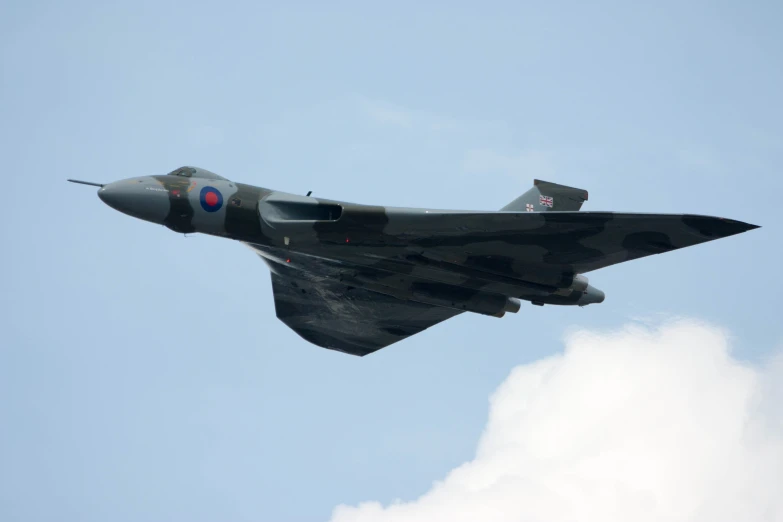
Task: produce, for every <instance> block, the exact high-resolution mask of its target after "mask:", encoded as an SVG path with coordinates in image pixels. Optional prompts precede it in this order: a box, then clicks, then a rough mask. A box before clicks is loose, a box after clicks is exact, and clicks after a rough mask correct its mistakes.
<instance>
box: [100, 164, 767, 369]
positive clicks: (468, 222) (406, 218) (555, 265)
mask: <svg viewBox="0 0 783 522" xmlns="http://www.w3.org/2000/svg"><path fill="white" fill-rule="evenodd" d="M204 187H212V189H213V190H215V191H217V192H219V193H220V195H221V196H222V205H221V206H219V208H218V207H217V206H215V209H214V210H213V209H212V208H209V207H207V208H205V207H204V206H203V205H202V202H201V200H200V193H201V191H202V190H203V189H204ZM98 194H99V195H100V196H101V199H102V200H104V202H106V203H107V204H108V205H110V206H112V207H113V208H116V209H117V210H120V211H121V212H124V213H126V214H129V215H131V216H135V217H138V218H140V219H144V220H147V221H151V222H155V223H159V224H162V225H165V226H166V227H168V228H170V229H171V230H174V231H176V232H180V233H194V232H201V233H205V234H211V235H216V236H220V237H226V238H230V239H234V240H237V241H241V242H243V243H245V244H247V245H248V246H250V247H251V248H253V249H254V251H255V252H256V253H257V254H258V255H259V256H261V258H262V259H263V260H264V261H265V262H266V263H267V265H268V266H269V268H270V270H271V272H272V285H273V291H274V299H275V309H276V313H277V317H278V318H279V319H280V320H281V321H283V322H284V323H285V324H286V325H288V326H289V327H290V328H292V329H293V330H294V331H295V332H296V333H298V334H299V335H300V336H301V337H302V338H304V339H306V340H307V341H309V342H311V343H313V344H316V345H318V346H322V347H325V348H330V349H334V350H338V351H342V352H345V353H350V354H354V355H366V354H368V353H372V352H373V351H375V350H378V349H380V348H383V347H385V346H388V345H390V344H392V343H395V342H397V341H399V340H401V339H404V338H406V337H409V336H411V335H414V334H416V333H418V332H421V331H422V330H424V329H426V328H429V327H430V326H432V325H434V324H437V323H439V322H441V321H444V320H446V319H448V318H450V317H453V316H455V315H458V314H460V313H462V312H466V311H469V312H474V313H480V314H484V315H490V316H496V317H502V316H503V315H504V314H505V313H506V312H512V313H515V312H517V311H518V310H519V301H517V299H522V300H527V301H530V302H531V303H533V304H536V305H543V304H552V305H579V306H584V305H587V304H592V303H600V302H602V301H603V299H604V294H603V292H601V291H600V290H597V289H596V288H594V287H592V286H591V285H590V284H589V282H588V281H587V278H586V277H584V276H582V275H580V274H584V273H586V272H589V271H592V270H597V269H599V268H604V267H607V266H610V265H613V264H616V263H622V262H625V261H630V260H633V259H638V258H640V257H645V256H648V255H653V254H660V253H664V252H669V251H672V250H676V249H678V248H684V247H688V246H692V245H696V244H699V243H703V242H706V241H711V240H714V239H718V238H722V237H727V236H731V235H734V234H738V233H741V232H745V231H747V230H751V229H753V228H757V227H756V226H755V225H749V224H747V223H742V222H739V221H733V220H728V219H722V218H715V217H709V216H695V215H670V214H628V213H612V212H579V211H578V210H579V209H580V208H581V205H582V203H583V202H584V201H586V200H587V192H586V191H584V190H582V189H575V188H571V187H566V186H563V185H557V184H554V183H548V182H544V181H539V180H536V181H535V185H534V187H533V189H531V190H530V191H528V192H526V193H525V194H523V195H522V196H520V197H519V198H517V199H516V200H514V201H513V202H512V203H510V204H509V205H508V206H506V207H505V208H504V211H499V212H467V211H445V210H426V209H406V208H396V207H381V206H371V205H359V204H355V203H346V202H341V201H333V200H326V199H320V198H312V197H309V196H299V195H295V194H287V193H285V192H279V191H273V190H269V189H265V188H261V187H255V186H252V185H245V184H241V183H234V182H232V181H230V180H228V179H226V178H223V177H221V176H218V175H216V174H214V173H211V172H209V171H206V170H203V169H198V168H195V167H182V168H180V169H177V170H176V171H174V172H172V173H171V174H168V175H165V176H147V177H141V178H132V179H130V180H122V181H118V182H116V183H111V184H108V185H106V186H103V187H101V188H100V189H99V191H98ZM531 207H532V208H534V209H535V210H537V211H531Z"/></svg>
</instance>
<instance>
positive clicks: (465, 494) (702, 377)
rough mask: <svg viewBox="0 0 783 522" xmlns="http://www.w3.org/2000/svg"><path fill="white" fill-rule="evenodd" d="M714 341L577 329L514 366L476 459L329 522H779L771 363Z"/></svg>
mask: <svg viewBox="0 0 783 522" xmlns="http://www.w3.org/2000/svg"><path fill="white" fill-rule="evenodd" d="M728 339H729V337H728V335H727V333H726V332H724V331H723V330H721V329H719V328H716V327H713V326H709V325H704V324H699V323H694V322H687V321H677V322H669V323H667V324H664V325H663V326H660V327H658V328H649V327H642V326H629V327H626V328H624V329H622V330H620V331H616V332H609V333H595V332H590V331H578V332H574V333H572V334H570V335H569V336H568V338H567V339H566V350H565V352H564V354H563V355H559V356H553V357H550V358H547V359H544V360H541V361H539V362H535V363H531V364H527V365H523V366H519V367H517V368H515V369H514V370H513V371H512V372H511V375H510V376H509V377H508V379H507V380H506V381H505V382H504V383H503V384H502V385H501V386H500V387H499V388H498V390H497V391H496V392H495V394H494V396H493V397H492V398H491V407H490V413H489V422H488V425H487V427H486V429H485V431H484V434H483V436H482V438H481V440H480V442H479V445H478V449H477V452H476V457H475V459H474V460H472V461H470V462H467V463H465V464H463V465H462V466H460V467H458V468H457V469H455V470H453V471H451V472H450V473H449V474H448V475H447V476H446V478H445V479H444V480H443V481H441V482H437V483H435V484H434V485H433V487H432V489H431V490H430V491H429V492H427V493H426V494H424V495H423V496H422V497H420V498H419V499H417V500H414V501H412V502H396V503H394V504H392V505H390V506H386V507H383V506H381V505H380V504H378V503H375V502H368V503H364V504H360V505H359V506H358V507H349V506H338V507H337V508H336V509H335V510H334V513H333V517H332V522H394V521H403V520H404V521H406V522H418V521H428V522H432V521H449V522H460V521H471V522H473V521H482V522H490V521H546V522H555V521H565V520H569V521H571V520H580V521H582V520H600V521H602V522H603V521H623V522H627V521H631V520H633V521H635V522H638V521H647V520H649V521H653V520H654V521H669V520H671V521H704V522H721V521H731V522H736V521H738V520H742V521H746V522H755V521H762V520H764V521H781V520H783V412H782V410H783V407H781V404H783V403H782V402H781V400H782V399H783V384H781V383H783V357H778V358H776V359H774V360H772V361H771V362H769V363H767V364H764V365H761V366H750V365H746V364H743V363H741V362H739V361H738V360H737V359H735V358H734V357H733V356H732V354H731V352H730V349H729V342H728Z"/></svg>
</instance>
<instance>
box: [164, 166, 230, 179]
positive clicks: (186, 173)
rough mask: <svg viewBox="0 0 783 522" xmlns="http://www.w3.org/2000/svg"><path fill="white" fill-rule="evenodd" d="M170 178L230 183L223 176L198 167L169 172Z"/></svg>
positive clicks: (181, 168)
mask: <svg viewBox="0 0 783 522" xmlns="http://www.w3.org/2000/svg"><path fill="white" fill-rule="evenodd" d="M168 175H169V176H181V177H183V178H203V179H222V180H226V181H229V180H228V179H226V178H224V177H223V176H218V175H217V174H215V173H214V172H210V171H208V170H206V169H200V168H198V167H180V168H178V169H177V170H175V171H172V172H169V173H168Z"/></svg>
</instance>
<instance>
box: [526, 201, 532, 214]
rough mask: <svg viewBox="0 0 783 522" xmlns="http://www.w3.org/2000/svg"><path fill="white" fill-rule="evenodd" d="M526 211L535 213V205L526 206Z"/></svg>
mask: <svg viewBox="0 0 783 522" xmlns="http://www.w3.org/2000/svg"><path fill="white" fill-rule="evenodd" d="M525 210H527V211H528V212H533V205H531V204H530V203H527V204H526V205H525Z"/></svg>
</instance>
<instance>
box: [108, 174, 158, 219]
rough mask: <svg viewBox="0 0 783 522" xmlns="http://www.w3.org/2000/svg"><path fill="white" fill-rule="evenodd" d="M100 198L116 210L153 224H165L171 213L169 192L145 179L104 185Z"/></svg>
mask: <svg viewBox="0 0 783 522" xmlns="http://www.w3.org/2000/svg"><path fill="white" fill-rule="evenodd" d="M98 197H99V198H101V201H103V202H104V203H106V204H107V205H108V206H110V207H111V208H113V209H114V210H118V211H120V212H122V213H124V214H128V215H129V216H133V217H135V218H139V219H144V220H146V221H152V222H153V223H163V220H164V219H165V218H166V215H167V214H168V212H169V200H168V191H167V190H165V189H164V188H163V187H161V186H160V185H159V184H157V183H155V184H152V183H149V182H147V181H146V180H145V179H143V178H138V179H130V180H123V181H117V182H114V183H109V184H107V185H104V186H103V187H101V188H100V189H98Z"/></svg>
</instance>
